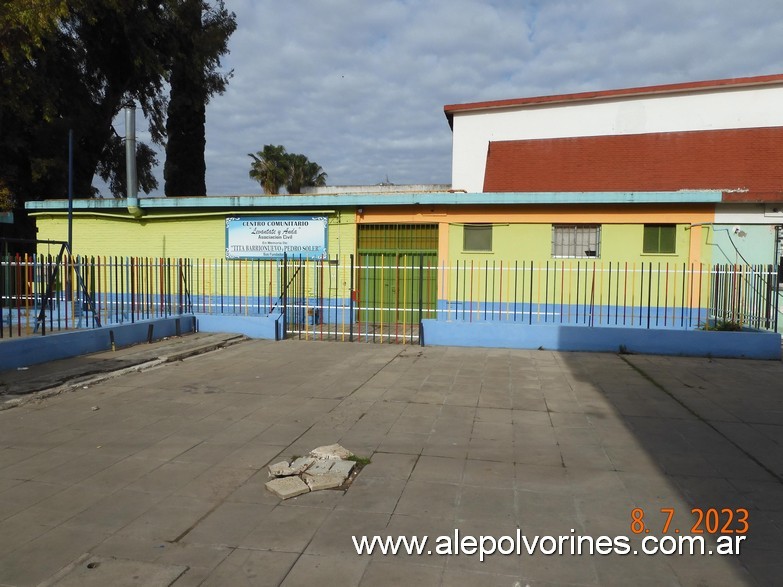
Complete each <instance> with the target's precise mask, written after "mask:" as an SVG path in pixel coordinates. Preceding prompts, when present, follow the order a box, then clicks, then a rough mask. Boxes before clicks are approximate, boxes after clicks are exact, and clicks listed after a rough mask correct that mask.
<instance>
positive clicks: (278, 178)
mask: <svg viewBox="0 0 783 587" xmlns="http://www.w3.org/2000/svg"><path fill="white" fill-rule="evenodd" d="M247 156H248V157H250V158H252V159H253V163H251V164H250V173H249V175H250V178H251V179H254V180H256V181H257V182H258V183H260V184H261V186H262V187H263V188H264V193H265V194H279V193H280V188H281V187H282V186H283V185H285V183H286V182H287V181H288V176H289V171H288V168H289V166H288V157H289V155H288V153H286V150H285V147H284V146H283V145H264V148H263V150H261V151H258V152H257V153H256V154H255V155H254V154H253V153H248V154H247Z"/></svg>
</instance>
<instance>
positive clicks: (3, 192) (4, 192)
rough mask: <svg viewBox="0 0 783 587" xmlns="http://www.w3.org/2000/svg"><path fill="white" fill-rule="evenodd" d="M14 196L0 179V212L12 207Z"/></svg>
mask: <svg viewBox="0 0 783 587" xmlns="http://www.w3.org/2000/svg"><path fill="white" fill-rule="evenodd" d="M14 203H15V202H14V196H13V194H12V193H11V190H9V189H8V186H7V185H6V183H5V182H4V181H3V180H2V179H0V212H10V211H11V210H13V209H14Z"/></svg>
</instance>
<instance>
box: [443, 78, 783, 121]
mask: <svg viewBox="0 0 783 587" xmlns="http://www.w3.org/2000/svg"><path fill="white" fill-rule="evenodd" d="M774 84H783V74H780V73H777V74H772V75H759V76H754V77H737V78H727V79H719V80H708V81H700V82H684V83H677V84H665V85H658V86H640V87H636V88H623V89H617V90H599V91H594V92H579V93H576V94H556V95H552V96H534V97H531V98H511V99H507V100H490V101H487V102H468V103H465V104H447V105H445V106H444V107H443V111H444V113H445V114H446V118H447V119H448V121H449V126H451V127H452V128H453V119H454V114H455V113H456V112H468V111H473V110H493V109H495V108H513V107H515V106H534V105H538V104H557V103H562V102H581V101H589V100H601V99H606V98H621V97H624V96H647V95H656V94H676V93H679V92H690V91H694V90H696V91H699V90H702V91H706V90H712V89H720V88H741V87H748V86H763V85H774Z"/></svg>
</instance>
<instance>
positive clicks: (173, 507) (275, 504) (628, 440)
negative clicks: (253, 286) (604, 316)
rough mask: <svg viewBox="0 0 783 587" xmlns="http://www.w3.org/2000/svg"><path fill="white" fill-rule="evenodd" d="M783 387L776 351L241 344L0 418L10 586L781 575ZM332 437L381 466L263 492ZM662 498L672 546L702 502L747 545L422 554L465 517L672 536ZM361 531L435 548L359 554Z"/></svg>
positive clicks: (579, 531) (711, 579)
mask: <svg viewBox="0 0 783 587" xmlns="http://www.w3.org/2000/svg"><path fill="white" fill-rule="evenodd" d="M0 375H3V374H0ZM782 381H783V364H781V363H779V362H759V361H742V360H708V359H684V358H671V357H653V356H634V355H610V354H588V353H555V352H548V351H519V350H502V349H465V348H459V349H458V348H444V347H437V348H436V347H427V348H420V347H410V346H399V345H385V344H383V345H381V344H373V345H368V344H347V343H320V342H305V341H284V342H279V343H275V342H271V341H251V342H244V343H242V344H238V345H235V346H232V347H230V348H226V349H223V350H220V351H217V352H213V353H208V354H203V355H199V356H197V357H193V358H190V359H185V360H183V361H180V362H174V363H167V364H163V365H160V366H157V367H156V368H152V369H149V370H145V371H142V372H130V373H127V374H124V375H122V376H121V377H117V378H113V379H108V380H106V381H103V382H99V383H95V384H92V385H90V386H89V388H88V389H81V388H77V389H76V390H75V391H73V392H71V393H63V394H59V395H57V396H53V397H50V398H48V399H43V400H40V401H35V402H28V403H26V404H24V405H22V406H20V407H16V408H14V409H9V410H5V411H2V412H0V585H15V586H22V585H38V584H40V583H42V582H47V583H46V584H49V585H67V584H87V583H86V582H87V581H88V580H90V578H91V577H92V580H93V581H94V583H93V584H101V583H103V584H112V585H123V584H139V583H141V584H145V583H147V584H156V585H157V584H160V585H168V584H173V585H175V586H176V587H183V586H191V585H205V586H215V585H285V586H286V587H291V586H296V585H308V586H311V585H313V584H318V585H362V586H371V585H372V586H383V585H400V584H404V583H409V584H415V585H445V586H451V585H455V586H459V585H471V586H475V585H505V586H508V587H511V586H514V585H521V586H524V585H526V584H529V585H533V586H538V585H584V586H587V585H590V586H592V585H774V584H778V583H779V577H780V576H781V575H782V574H783V563H782V562H781V560H780V556H779V552H780V549H781V545H782V544H783V540H782V539H783V450H781V445H783V384H782V383H781V382H782ZM94 407H96V408H98V409H97V410H94V409H92V408H94ZM335 442H339V443H340V444H342V445H343V446H345V447H347V448H348V449H350V450H352V451H353V452H354V453H356V454H357V455H361V456H369V457H371V458H372V462H371V463H370V464H369V465H367V466H366V467H365V468H364V470H363V471H362V472H361V473H360V475H359V476H358V477H357V478H356V480H355V481H354V484H353V485H352V486H351V487H350V488H349V489H348V490H347V491H320V492H316V493H311V494H306V495H303V496H300V497H297V498H293V499H289V500H286V501H284V502H281V501H280V500H279V499H278V498H276V497H275V496H274V495H272V494H271V493H269V492H267V491H266V490H265V489H264V483H265V482H266V481H267V479H268V477H267V473H266V470H265V466H266V465H267V464H268V463H270V462H275V461H276V460H281V458H290V457H292V456H294V455H302V454H306V453H307V452H308V451H309V450H311V449H313V448H314V447H316V446H320V445H325V444H332V443H335ZM637 508H638V509H637ZM662 508H663V509H664V510H667V511H668V510H674V511H673V514H672V522H671V524H670V527H669V529H668V532H667V535H668V536H670V537H675V536H677V535H678V534H675V533H674V531H673V529H674V528H676V529H678V530H680V532H679V534H690V533H691V527H692V526H693V525H694V523H695V522H696V518H695V517H694V515H692V514H691V509H692V508H698V509H700V510H702V511H705V512H706V511H707V510H709V509H710V508H716V510H717V511H716V513H715V515H716V516H723V517H721V518H720V526H724V525H725V526H726V528H725V529H726V530H727V531H729V530H732V531H734V530H737V529H739V528H740V526H741V525H740V523H739V518H741V517H742V514H741V510H742V509H747V511H748V520H747V524H748V532H747V534H745V535H744V536H746V537H747V538H746V539H745V540H744V542H742V543H741V554H740V555H739V556H718V555H712V556H710V555H686V556H677V555H671V556H665V555H663V554H660V553H659V554H656V555H652V556H645V555H641V554H639V555H636V556H635V555H633V554H628V555H625V556H623V555H620V554H608V555H600V554H593V555H588V554H583V555H581V556H580V555H571V554H563V555H559V554H552V555H544V554H541V553H540V552H539V553H537V554H535V555H532V556H531V555H528V554H526V553H524V554H521V555H516V554H511V555H501V554H494V555H492V556H488V557H487V558H486V559H485V560H484V561H483V562H481V561H479V557H478V555H469V554H464V553H463V554H459V555H437V554H434V551H435V550H434V549H435V540H436V537H438V536H454V533H455V530H456V531H458V532H459V534H460V535H462V536H465V535H470V536H475V537H477V538H478V537H480V536H482V535H483V536H491V537H494V538H495V539H499V538H500V537H501V536H504V535H507V536H510V537H514V536H516V535H517V530H519V532H520V533H521V534H523V535H524V536H525V537H526V538H528V539H530V540H531V541H532V539H533V538H534V537H535V536H554V537H559V536H564V537H566V538H565V541H566V542H565V544H566V549H567V548H568V546H567V545H568V537H569V536H589V537H593V538H594V539H595V538H597V537H599V536H609V537H616V536H628V537H629V541H630V542H629V544H630V545H631V547H632V548H633V549H634V550H639V549H640V547H641V540H642V538H644V537H646V536H648V534H647V533H646V532H644V531H642V532H641V533H640V534H634V533H633V529H634V528H633V527H632V523H633V522H634V518H636V519H637V520H638V519H641V520H643V521H644V523H645V529H650V530H651V532H650V534H649V535H651V536H664V533H663V531H662V530H663V526H664V524H665V522H666V517H667V514H666V512H661V509H662ZM722 510H730V512H729V513H726V512H723V513H721V511H722ZM640 513H641V517H640ZM728 515H732V517H733V520H732V522H731V523H727V516H728ZM713 521H714V520H710V521H709V523H710V525H712V523H713ZM706 523H707V522H706V521H702V523H701V527H702V528H703V527H704V525H705V524H706ZM696 529H699V528H698V527H697V528H696ZM362 535H366V536H368V537H371V536H373V535H381V536H392V537H397V536H406V537H410V536H414V535H417V536H428V537H429V539H430V542H428V547H429V549H431V550H433V554H431V555H428V554H426V551H425V553H424V554H421V555H415V554H414V555H407V554H398V555H396V556H392V555H385V556H384V555H381V554H378V553H375V554H373V555H358V554H357V553H356V551H355V549H354V545H353V542H352V540H351V537H352V536H356V537H357V538H358V537H360V536H362ZM728 536H731V538H732V540H734V537H735V536H736V534H733V533H732V534H728ZM707 543H708V544H709V545H713V546H710V548H714V543H715V540H714V539H712V538H709V536H708V540H707ZM543 544H547V545H548V544H549V543H548V542H546V543H542V545H543ZM468 545H469V543H468ZM502 545H503V546H507V544H506V543H502ZM89 564H92V565H93V567H88V565H89ZM91 573H92V574H91ZM134 577H135V578H134ZM133 581H136V583H133Z"/></svg>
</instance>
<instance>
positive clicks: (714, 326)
mask: <svg viewBox="0 0 783 587" xmlns="http://www.w3.org/2000/svg"><path fill="white" fill-rule="evenodd" d="M703 330H716V331H722V332H740V331H741V330H742V324H740V323H739V322H734V321H732V320H716V321H714V322H712V323H710V322H706V323H705V324H704V328H703Z"/></svg>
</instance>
